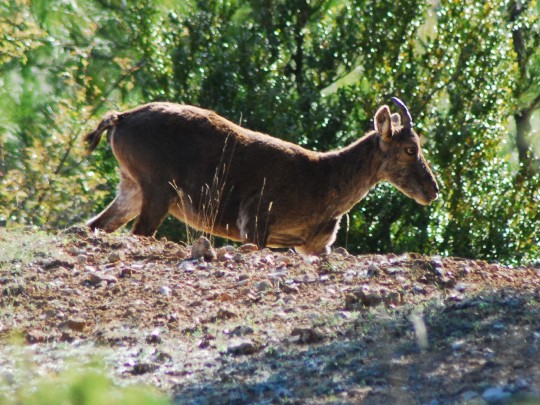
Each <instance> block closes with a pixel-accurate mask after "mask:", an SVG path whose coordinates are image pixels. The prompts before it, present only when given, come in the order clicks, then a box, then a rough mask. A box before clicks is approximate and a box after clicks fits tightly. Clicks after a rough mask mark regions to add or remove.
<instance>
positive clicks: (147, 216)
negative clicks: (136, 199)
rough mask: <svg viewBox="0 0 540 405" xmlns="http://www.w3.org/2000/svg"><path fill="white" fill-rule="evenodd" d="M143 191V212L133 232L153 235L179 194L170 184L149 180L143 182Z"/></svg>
mask: <svg viewBox="0 0 540 405" xmlns="http://www.w3.org/2000/svg"><path fill="white" fill-rule="evenodd" d="M141 191H142V205H141V210H140V212H141V213H140V215H139V218H137V221H136V222H135V225H133V231H132V232H133V233H134V234H135V235H141V236H153V235H154V233H155V232H156V231H157V229H158V228H159V226H160V225H161V223H162V222H163V220H164V219H165V217H166V216H167V214H168V213H169V210H170V209H171V208H172V206H173V205H174V204H175V203H176V200H177V195H176V192H175V191H174V189H173V188H172V187H171V186H170V184H167V186H166V187H160V186H156V185H155V184H152V183H151V182H149V183H147V184H141Z"/></svg>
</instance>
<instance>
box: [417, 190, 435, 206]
mask: <svg viewBox="0 0 540 405" xmlns="http://www.w3.org/2000/svg"><path fill="white" fill-rule="evenodd" d="M411 197H412V198H413V199H414V201H416V202H417V203H418V204H421V205H429V204H431V203H432V202H433V201H435V200H436V199H437V198H439V193H438V192H437V191H434V192H431V193H427V192H425V191H423V192H420V193H415V194H414V195H411Z"/></svg>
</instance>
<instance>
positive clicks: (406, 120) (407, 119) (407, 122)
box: [392, 97, 413, 128]
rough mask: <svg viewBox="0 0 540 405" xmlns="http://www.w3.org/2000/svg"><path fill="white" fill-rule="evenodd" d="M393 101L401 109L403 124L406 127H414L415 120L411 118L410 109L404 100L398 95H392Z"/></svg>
mask: <svg viewBox="0 0 540 405" xmlns="http://www.w3.org/2000/svg"><path fill="white" fill-rule="evenodd" d="M392 101H393V102H394V103H396V104H397V105H398V107H399V108H400V109H401V111H400V115H401V124H402V125H403V127H404V128H412V125H413V122H412V118H411V113H410V112H409V109H408V108H407V106H406V105H405V103H404V102H403V101H401V100H400V99H399V98H397V97H392Z"/></svg>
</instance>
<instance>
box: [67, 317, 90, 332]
mask: <svg viewBox="0 0 540 405" xmlns="http://www.w3.org/2000/svg"><path fill="white" fill-rule="evenodd" d="M66 326H67V327H68V328H69V329H71V330H74V331H76V332H82V331H83V330H84V328H85V327H86V321H85V320H84V319H80V318H69V319H68V320H67V321H66Z"/></svg>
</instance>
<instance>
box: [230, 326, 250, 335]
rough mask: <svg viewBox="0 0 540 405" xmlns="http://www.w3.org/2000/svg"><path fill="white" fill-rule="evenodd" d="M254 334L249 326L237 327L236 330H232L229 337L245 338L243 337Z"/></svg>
mask: <svg viewBox="0 0 540 405" xmlns="http://www.w3.org/2000/svg"><path fill="white" fill-rule="evenodd" d="M253 332H254V330H253V328H252V327H250V326H244V325H239V326H237V327H236V328H234V329H233V330H232V331H231V333H230V336H245V335H251V334H252V333H253Z"/></svg>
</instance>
